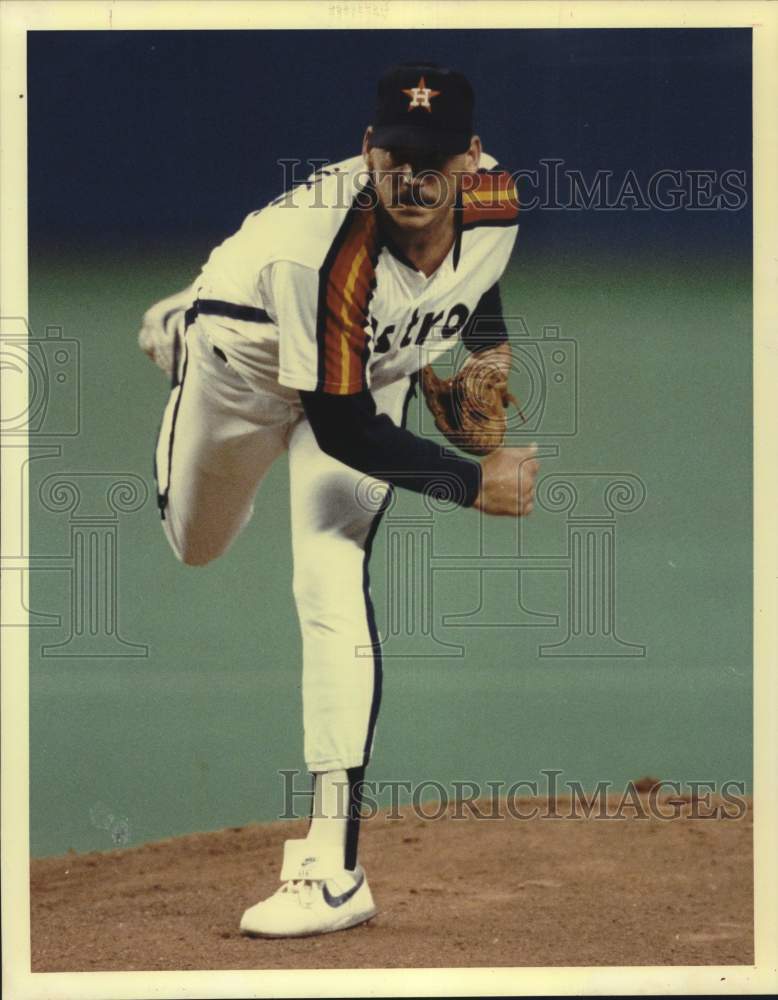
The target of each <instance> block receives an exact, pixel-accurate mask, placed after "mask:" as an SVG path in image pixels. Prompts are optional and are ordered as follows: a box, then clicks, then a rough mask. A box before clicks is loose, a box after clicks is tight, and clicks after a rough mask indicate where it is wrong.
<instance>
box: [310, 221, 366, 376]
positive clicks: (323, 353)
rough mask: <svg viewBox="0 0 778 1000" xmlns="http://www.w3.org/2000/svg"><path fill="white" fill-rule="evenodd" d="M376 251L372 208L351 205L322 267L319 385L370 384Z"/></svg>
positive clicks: (319, 324)
mask: <svg viewBox="0 0 778 1000" xmlns="http://www.w3.org/2000/svg"><path fill="white" fill-rule="evenodd" d="M377 252H378V233H377V226H376V219H375V216H374V214H373V212H372V211H367V210H359V209H352V211H351V212H350V213H349V215H348V216H347V217H346V221H345V223H344V226H343V228H342V229H341V232H340V233H339V234H338V237H337V239H336V241H335V244H333V248H332V251H331V252H330V255H329V256H328V259H327V261H325V264H324V267H323V268H322V271H321V273H320V278H319V280H320V283H323V294H322V295H321V297H320V315H319V322H318V341H319V380H318V388H320V389H322V390H323V391H324V392H331V393H336V394H337V395H349V394H350V393H354V392H359V391H360V390H362V389H364V388H366V386H367V382H366V377H365V363H366V354H367V332H366V324H367V309H368V304H369V302H370V297H371V295H372V293H373V287H374V285H375V264H376V259H377Z"/></svg>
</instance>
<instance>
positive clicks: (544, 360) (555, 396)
mask: <svg viewBox="0 0 778 1000" xmlns="http://www.w3.org/2000/svg"><path fill="white" fill-rule="evenodd" d="M506 322H507V323H508V330H509V337H510V341H511V347H512V349H513V359H512V364H511V376H512V384H513V385H515V386H516V388H517V390H518V393H519V399H520V401H521V409H522V413H523V415H524V421H523V422H520V421H518V420H517V419H516V418H515V417H514V418H513V419H509V424H508V433H507V438H508V441H507V443H510V438H511V437H513V436H514V435H516V434H517V433H519V432H521V433H522V434H532V435H533V438H543V437H551V438H556V437H569V436H571V435H573V434H575V433H577V431H578V345H577V344H576V342H575V341H574V340H571V339H569V338H566V337H561V336H560V330H559V327H558V326H544V327H543V334H542V336H541V337H533V336H532V335H531V334H530V331H529V329H528V328H527V324H526V322H525V321H524V319H523V318H522V317H517V318H515V319H508V320H507V321H506Z"/></svg>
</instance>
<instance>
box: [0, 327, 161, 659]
mask: <svg viewBox="0 0 778 1000" xmlns="http://www.w3.org/2000/svg"><path fill="white" fill-rule="evenodd" d="M0 365H1V366H2V375H3V393H2V398H3V406H2V424H1V425H0V433H1V434H2V447H3V451H4V453H5V454H4V470H5V473H6V475H5V479H4V482H3V503H4V506H5V508H6V510H5V517H4V521H5V524H6V525H9V524H15V525H18V529H19V530H18V539H19V541H18V543H17V546H16V550H15V551H11V552H9V551H8V545H7V544H6V549H5V551H4V552H3V555H2V563H1V564H0V565H1V566H2V572H3V584H4V587H5V588H6V598H5V601H4V616H3V622H2V624H3V627H29V628H61V627H62V624H63V619H62V615H60V614H54V613H50V612H48V611H47V612H44V611H40V610H33V609H30V608H28V607H27V606H26V602H25V594H26V591H27V583H28V575H29V573H30V572H31V571H42V572H48V573H52V572H60V573H64V574H67V576H68V579H69V582H70V603H71V607H70V622H69V633H70V634H69V635H68V637H67V638H66V639H65V640H63V641H61V642H58V643H49V644H46V645H43V646H42V647H41V655H42V656H73V657H97V656H112V657H113V656H147V655H148V647H147V646H145V645H143V644H140V643H133V642H128V641H127V640H125V639H123V638H121V636H120V634H119V628H118V610H119V606H118V567H117V556H118V520H119V515H120V514H128V513H132V512H134V511H137V510H139V509H140V508H141V507H142V506H143V505H144V504H145V503H146V501H147V499H148V487H147V485H146V483H145V482H144V480H143V479H142V478H141V477H139V476H136V475H134V474H132V473H129V474H116V473H108V472H99V473H96V472H61V473H54V474H52V475H50V476H48V477H47V478H46V479H45V480H44V481H43V483H42V484H41V487H40V491H39V499H40V501H41V503H42V505H43V507H44V509H46V510H48V511H49V512H51V513H69V514H70V518H69V527H70V549H69V551H67V552H64V553H57V552H53V553H46V554H43V555H42V554H39V553H36V554H34V555H32V554H31V553H30V545H29V538H28V536H27V535H26V534H25V531H24V524H25V512H28V511H29V499H30V497H29V494H28V488H29V480H28V474H29V464H30V462H32V461H33V460H35V459H41V458H44V459H45V458H61V457H62V454H63V444H62V443H60V441H67V440H68V439H72V438H74V437H77V436H78V435H79V434H80V433H81V429H82V421H81V398H80V390H81V350H80V344H79V342H78V340H76V339H74V338H71V337H64V336H63V334H62V328H61V327H59V326H47V327H46V330H45V336H44V337H35V336H34V334H33V332H32V331H31V330H30V327H29V325H28V323H27V321H26V320H25V319H24V318H23V317H7V318H4V319H1V320H0ZM14 380H19V381H17V383H16V385H13V382H14ZM20 400H23V401H25V402H24V403H23V404H21V403H19V401H20ZM9 473H10V474H9ZM9 507H10V508H11V509H10V510H9ZM8 540H10V539H8ZM9 574H10V576H9ZM14 578H15V579H14ZM9 579H12V580H14V584H13V589H12V595H13V596H12V598H11V599H10V600H9V599H8V592H9V591H8V588H9Z"/></svg>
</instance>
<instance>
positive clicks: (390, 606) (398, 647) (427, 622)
mask: <svg viewBox="0 0 778 1000" xmlns="http://www.w3.org/2000/svg"><path fill="white" fill-rule="evenodd" d="M461 489H462V484H461V483H459V482H458V480H456V479H454V478H451V479H447V478H446V477H444V476H440V477H439V481H438V482H437V484H436V491H435V493H434V494H429V495H425V496H422V497H421V498H420V499H421V507H422V509H421V510H419V509H418V508H416V509H414V510H413V511H412V512H399V511H397V510H395V508H396V494H395V493H394V492H392V493H391V494H390V496H389V497H388V502H386V503H385V505H384V522H385V527H384V529H383V537H384V544H385V546H386V581H385V585H386V594H387V602H386V615H385V618H384V621H385V626H384V632H383V634H380V635H379V641H380V643H381V654H382V656H462V655H463V653H464V650H463V648H462V646H461V645H458V644H456V643H451V642H446V641H445V640H443V639H441V638H440V637H439V636H438V635H436V634H435V628H434V622H435V605H434V600H433V587H432V578H431V572H430V571H431V562H432V555H433V531H434V527H435V521H436V515H437V514H439V513H441V512H445V511H446V510H449V511H450V510H451V507H452V500H453V499H454V498H456V496H457V495H458V493H459V491H460V490H461ZM385 492H386V488H385V486H384V485H383V484H379V483H377V482H376V480H375V479H371V478H365V479H362V480H360V482H359V485H358V487H357V502H358V503H359V504H360V505H361V506H363V507H366V508H367V509H371V507H372V509H376V505H375V502H374V500H373V495H376V496H379V497H381V496H384V495H385ZM371 501H372V503H371ZM373 652H374V651H373V648H372V647H371V646H360V647H357V655H358V656H373Z"/></svg>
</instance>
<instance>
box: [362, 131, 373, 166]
mask: <svg viewBox="0 0 778 1000" xmlns="http://www.w3.org/2000/svg"><path fill="white" fill-rule="evenodd" d="M372 148H373V126H372V125H368V126H367V128H366V129H365V134H364V135H363V136H362V157H363V159H364V161H365V163H366V164H367V166H368V167H369V166H370V160H369V156H370V150H371V149H372Z"/></svg>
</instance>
